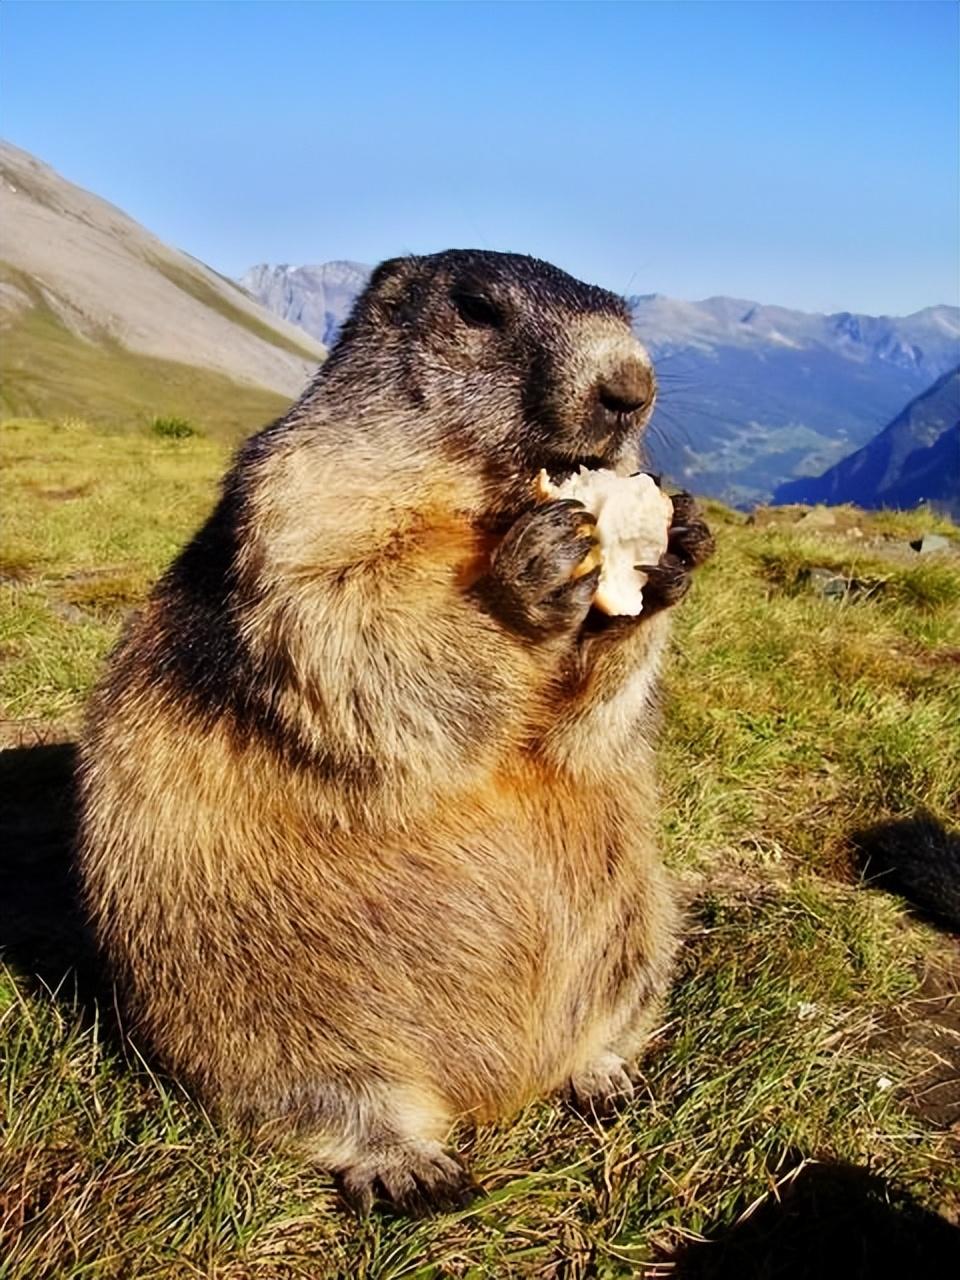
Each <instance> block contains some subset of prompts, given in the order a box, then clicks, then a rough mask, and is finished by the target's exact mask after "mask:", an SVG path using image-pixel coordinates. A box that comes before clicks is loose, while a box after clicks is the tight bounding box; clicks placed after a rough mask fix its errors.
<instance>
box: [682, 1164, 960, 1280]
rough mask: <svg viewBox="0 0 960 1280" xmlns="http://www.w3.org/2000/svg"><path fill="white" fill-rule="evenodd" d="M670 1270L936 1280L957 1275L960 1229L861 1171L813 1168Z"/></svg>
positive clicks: (756, 1277) (714, 1275)
mask: <svg viewBox="0 0 960 1280" xmlns="http://www.w3.org/2000/svg"><path fill="white" fill-rule="evenodd" d="M669 1261H670V1262H671V1263H672V1264H673V1269H672V1271H671V1272H670V1274H671V1276H672V1277H673V1280H884V1278H885V1277H888V1276H889V1277H891V1278H892V1277H900V1278H903V1277H914V1276H916V1277H929V1278H930V1280H935V1278H936V1277H940V1276H943V1277H946V1276H955V1275H960V1229H958V1228H957V1227H955V1226H953V1225H952V1224H951V1223H950V1222H948V1221H947V1220H946V1218H943V1217H941V1216H940V1215H939V1214H936V1213H931V1212H930V1211H929V1210H928V1209H924V1208H923V1207H922V1206H921V1205H919V1204H918V1203H917V1202H916V1201H915V1200H913V1199H912V1197H910V1196H909V1195H907V1194H906V1193H904V1192H901V1191H899V1190H897V1189H896V1188H895V1187H893V1186H892V1185H891V1184H890V1183H888V1182H887V1181H886V1180H885V1179H883V1178H881V1177H878V1176H877V1175H876V1174H873V1173H870V1172H869V1171H868V1170H866V1169H861V1168H857V1167H856V1166H853V1165H845V1164H819V1163H810V1164H803V1165H801V1166H799V1167H798V1171H797V1173H796V1174H795V1176H793V1177H790V1178H788V1179H786V1180H785V1181H784V1182H783V1183H782V1184H781V1185H780V1187H779V1189H778V1193H777V1195H776V1196H772V1195H771V1196H770V1197H768V1198H767V1199H766V1200H764V1201H763V1202H762V1203H761V1204H760V1205H759V1206H757V1208H756V1209H755V1210H754V1211H753V1212H752V1213H750V1214H749V1216H747V1217H746V1218H745V1219H744V1220H743V1221H742V1222H740V1223H738V1224H737V1225H736V1226H735V1227H733V1228H732V1229H731V1230H729V1231H727V1232H726V1233H724V1234H721V1235H718V1236H717V1237H716V1238H714V1239H709V1240H706V1241H704V1242H697V1243H695V1244H691V1245H687V1246H686V1247H684V1248H683V1249H682V1250H680V1251H679V1252H678V1253H676V1254H675V1255H674V1256H673V1257H672V1258H671V1259H670V1260H669Z"/></svg>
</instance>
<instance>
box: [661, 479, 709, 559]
mask: <svg viewBox="0 0 960 1280" xmlns="http://www.w3.org/2000/svg"><path fill="white" fill-rule="evenodd" d="M668 539H669V540H668V543H667V550H668V552H669V553H670V554H671V555H674V556H676V557H677V559H678V560H679V561H680V562H681V564H684V565H686V566H687V568H689V569H696V568H697V567H698V565H701V564H703V562H704V561H705V560H708V559H709V558H710V556H712V555H713V552H714V548H715V546H716V544H715V542H714V540H713V534H712V533H711V532H710V530H709V528H708V527H707V524H706V521H705V520H704V519H703V513H702V511H701V510H700V508H699V506H698V505H697V502H696V499H695V498H694V497H693V495H692V494H689V493H676V494H674V495H673V520H672V521H671V523H670V530H669V534H668Z"/></svg>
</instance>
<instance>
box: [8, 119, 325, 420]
mask: <svg viewBox="0 0 960 1280" xmlns="http://www.w3.org/2000/svg"><path fill="white" fill-rule="evenodd" d="M0 329H2V334H0V368H2V375H3V377H2V382H3V391H2V399H0V408H2V409H3V410H4V412H5V413H7V414H26V415H31V414H32V415H40V416H42V415H44V414H46V413H53V414H58V413H78V414H82V415H84V416H92V417H97V416H98V415H103V416H105V417H109V418H111V419H116V420H118V421H119V420H126V419H127V418H128V417H129V414H130V413H131V412H136V411H139V412H141V413H142V412H143V411H144V408H143V399H144V398H145V397H146V395H147V394H149V395H150V396H151V397H156V398H157V400H158V401H159V405H158V411H160V410H162V409H166V410H167V411H170V409H169V403H168V402H169V399H170V397H169V396H168V395H167V394H166V389H169V388H173V387H179V391H178V392H177V404H178V405H181V404H182V405H183V406H185V407H186V408H189V406H190V404H191V403H192V401H194V400H199V401H202V402H203V403H204V405H205V406H206V407H208V408H209V409H210V410H211V411H212V412H213V413H214V415H215V416H216V417H217V418H218V420H220V421H223V422H224V423H226V422H228V421H229V418H230V412H231V409H230V397H231V396H233V397H234V400H235V401H236V403H237V404H239V403H240V401H242V402H243V404H244V406H245V407H244V408H243V409H242V410H241V411H239V419H240V423H241V425H242V426H249V425H251V424H252V422H254V421H257V420H261V421H262V420H265V419H267V418H269V416H271V415H273V414H275V413H276V412H277V410H278V409H279V408H281V407H282V406H283V404H284V403H285V402H288V401H289V399H290V398H292V397H293V396H295V395H296V394H297V392H298V391H299V390H300V389H301V387H302V386H303V385H304V384H305V382H306V381H307V379H308V378H309V376H310V374H311V373H312V371H313V370H314V369H315V368H316V366H317V364H318V363H319V362H320V361H321V360H322V359H323V356H324V354H325V353H324V348H323V347H322V346H321V345H320V344H319V343H317V342H316V341H315V340H314V339H313V338H311V337H310V336H309V335H308V334H306V333H304V332H303V331H302V330H301V329H299V328H295V327H294V326H293V325H291V324H287V323H286V322H285V321H284V320H282V319H281V318H279V317H278V316H276V315H275V314H274V313H272V312H270V311H268V310H267V309H266V308H264V307H262V306H261V305H260V304H259V303H257V302H256V301H254V300H253V299H252V298H250V297H249V295H248V294H247V293H246V292H244V290H242V289H241V288H239V287H238V286H237V285H236V284H235V283H234V282H233V281H231V280H227V279H225V278H224V277H223V276H220V275H218V274H217V273H216V272H215V271H212V270H211V269H210V268H209V267H207V266H204V264H203V263H201V262H198V261H197V260H196V259H195V258H191V257H190V256H189V255H187V254H185V253H181V252H179V251H177V250H176V249H173V248H171V247H170V246H168V245H166V244H164V243H163V241H161V240H159V239H158V238H157V237H156V236H154V235H152V234H151V233H150V232H149V231H147V230H146V229H145V228H144V227H142V226H140V224H139V223H137V222H136V221H135V220H134V219H133V218H131V217H129V216H128V215H127V214H125V213H123V212H122V211H121V210H119V209H117V208H116V207H115V206H113V205H111V204H108V203H107V202H106V201H105V200H102V199H100V197H99V196H96V195H93V194H91V193H90V192H88V191H84V190H83V189H82V188H81V187H78V186H75V185H74V184H73V183H71V182H68V181H67V180H66V179H65V178H63V177H61V175H59V174H58V173H56V172H55V171H54V170H53V169H51V168H50V167H49V166H48V165H45V164H43V163H41V162H40V161H39V160H37V159H35V158H34V157H33V156H31V155H29V154H28V153H27V152H25V151H21V150H20V149H19V148H18V147H14V146H12V145H11V144H9V143H6V142H0ZM138 387H139V388H140V390H139V393H138ZM148 388H149V392H148ZM231 388H233V390H231ZM182 411H185V409H184V410H182Z"/></svg>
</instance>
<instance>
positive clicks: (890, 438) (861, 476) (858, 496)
mask: <svg viewBox="0 0 960 1280" xmlns="http://www.w3.org/2000/svg"><path fill="white" fill-rule="evenodd" d="M774 501H775V502H827V503H841V502H853V503H855V504H856V505H857V506H859V507H867V508H877V507H914V506H916V505H917V504H918V503H919V502H922V501H925V502H929V503H930V504H931V505H932V506H935V507H938V508H941V509H943V510H945V511H947V512H948V513H949V514H951V515H954V516H958V515H960V367H957V368H955V369H951V370H950V371H949V372H948V373H945V374H944V375H943V376H942V377H941V378H938V379H937V381H936V382H935V383H934V384H933V386H932V387H929V388H928V389H927V390H926V391H925V392H923V394H922V395H919V396H916V397H915V398H914V399H913V400H911V401H910V403H909V404H908V405H907V407H906V408H905V409H904V410H903V411H902V412H901V413H898V414H897V416H896V417H895V418H894V419H893V421H892V422H891V423H890V424H889V425H888V426H887V427H885V428H884V429H883V431H881V432H880V433H879V434H878V435H877V436H875V437H874V439H873V440H871V441H870V442H869V443H868V444H867V445H865V446H864V447H863V448H862V449H858V450H857V451H856V453H852V454H850V456H849V457H847V458H844V459H843V460H842V461H841V462H839V463H837V465H836V466H834V467H831V468H830V469H829V470H828V471H825V472H824V473H823V475H821V476H815V477H808V478H804V479H802V480H793V481H790V482H789V483H787V484H783V485H780V487H779V488H778V489H777V491H776V493H775V494H774Z"/></svg>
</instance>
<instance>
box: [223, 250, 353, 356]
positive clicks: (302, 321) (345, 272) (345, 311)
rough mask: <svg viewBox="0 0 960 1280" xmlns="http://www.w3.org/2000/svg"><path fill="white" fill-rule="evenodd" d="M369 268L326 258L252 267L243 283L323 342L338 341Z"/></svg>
mask: <svg viewBox="0 0 960 1280" xmlns="http://www.w3.org/2000/svg"><path fill="white" fill-rule="evenodd" d="M369 275H370V268H369V267H365V266H364V265H363V264H362V263H359V262H324V263H321V265H320V266H316V267H288V266H286V265H282V266H277V267H272V266H268V265H267V264H266V263H261V264H260V265H259V266H256V267H251V268H250V270H249V271H246V272H244V274H243V275H242V276H241V277H240V284H241V285H242V286H243V288H244V289H246V290H247V291H248V292H249V293H250V294H251V295H252V296H253V297H254V298H256V299H257V301H258V302H260V303H262V304H263V306H265V307H267V308H268V309H269V310H270V311H272V312H274V314H275V315H278V316H282V318H283V319H284V320H287V321H289V322H290V323H291V324H296V325H299V326H300V328H302V329H306V331H307V333H309V334H312V335H313V337H315V338H317V339H319V341H320V342H322V343H323V344H324V346H327V347H329V346H332V344H333V343H334V342H335V341H336V338H337V334H338V333H339V331H340V326H341V325H342V324H343V322H344V320H345V319H346V318H347V316H348V315H349V314H350V310H351V308H352V307H353V304H354V302H355V301H356V298H357V295H358V294H359V293H360V291H361V290H362V289H363V287H364V285H365V284H366V283H367V279H368V278H369Z"/></svg>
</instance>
